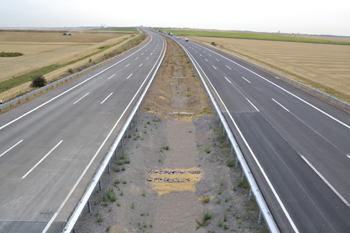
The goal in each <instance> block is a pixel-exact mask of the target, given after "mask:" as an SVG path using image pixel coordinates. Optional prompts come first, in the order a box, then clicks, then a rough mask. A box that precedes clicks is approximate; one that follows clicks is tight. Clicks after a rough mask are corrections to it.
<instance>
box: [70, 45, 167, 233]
mask: <svg viewBox="0 0 350 233" xmlns="http://www.w3.org/2000/svg"><path fill="white" fill-rule="evenodd" d="M165 52H166V42H165V40H164V48H163V52H162V53H163V55H162V57H161V58H160V60H159V61H157V62H158V65H157V67H156V69H155V71H154V72H153V75H152V77H151V79H150V80H149V82H148V84H147V86H146V87H145V89H144V91H143V92H142V94H141V96H140V98H139V100H138V101H137V103H136V104H135V106H134V108H133V110H132V111H131V113H130V115H129V117H128V119H127V120H126V122H125V124H124V126H123V128H122V129H121V130H120V132H119V134H118V136H117V139H116V140H115V141H114V143H113V145H112V147H111V149H110V150H109V151H108V153H107V155H106V157H105V159H104V160H103V162H102V164H101V166H100V168H99V169H98V171H97V172H96V174H95V176H94V177H93V179H92V181H91V183H90V184H89V187H88V188H87V189H86V191H85V193H84V195H83V197H82V198H81V199H80V201H79V203H78V205H77V206H76V207H75V210H74V212H73V214H72V215H71V216H70V218H69V220H68V222H67V224H66V226H65V227H64V229H63V232H64V233H70V232H72V231H73V233H75V232H76V231H75V224H76V223H77V221H78V219H79V217H80V215H81V213H82V211H83V209H84V207H85V206H87V209H88V211H89V213H90V212H91V205H90V197H91V194H92V193H93V191H94V190H95V187H96V185H97V184H98V185H99V190H102V183H101V177H102V175H103V173H104V172H105V171H106V169H107V173H108V174H109V173H110V160H111V158H112V157H113V155H114V157H115V159H117V156H118V155H117V149H118V146H120V147H121V148H122V147H123V137H124V135H125V137H126V138H127V137H128V127H129V126H130V130H131V122H132V121H134V119H135V116H137V112H138V111H139V110H140V109H141V104H142V101H143V99H144V97H145V96H146V94H147V92H148V90H149V87H150V86H151V84H152V82H153V80H154V77H155V76H156V75H157V73H158V70H159V67H160V65H161V64H162V62H163V59H164V56H165ZM156 64H157V63H156ZM156 64H155V66H156Z"/></svg>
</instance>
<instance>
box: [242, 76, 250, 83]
mask: <svg viewBox="0 0 350 233" xmlns="http://www.w3.org/2000/svg"><path fill="white" fill-rule="evenodd" d="M242 78H243V79H244V80H245V81H247V82H248V83H250V81H249V80H248V79H246V78H245V77H242Z"/></svg>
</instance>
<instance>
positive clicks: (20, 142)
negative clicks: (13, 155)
mask: <svg viewBox="0 0 350 233" xmlns="http://www.w3.org/2000/svg"><path fill="white" fill-rule="evenodd" d="M21 142H23V139H22V140H21V141H19V142H17V143H16V144H15V145H13V146H12V147H11V148H9V149H7V151H5V152H4V153H2V154H1V155H0V157H1V156H3V155H4V154H6V153H7V152H9V151H10V150H12V148H14V147H15V146H17V145H18V144H20V143H21Z"/></svg>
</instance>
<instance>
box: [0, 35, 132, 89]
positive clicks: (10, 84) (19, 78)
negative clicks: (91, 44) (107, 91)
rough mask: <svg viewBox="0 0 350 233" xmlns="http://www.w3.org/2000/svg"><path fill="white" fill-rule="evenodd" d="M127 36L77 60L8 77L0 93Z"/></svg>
mask: <svg viewBox="0 0 350 233" xmlns="http://www.w3.org/2000/svg"><path fill="white" fill-rule="evenodd" d="M133 36H134V35H132V36H131V37H133ZM129 38H130V37H129ZM129 38H125V39H123V40H121V41H119V42H118V43H115V44H111V45H106V46H103V47H100V48H99V49H100V51H97V52H94V53H91V54H89V55H87V56H85V57H82V58H79V59H77V60H74V61H71V62H68V63H66V64H62V65H49V66H44V67H42V68H39V69H37V70H33V71H31V72H28V73H25V74H23V75H20V76H17V77H13V78H11V79H8V80H6V81H4V82H1V83H0V93H2V92H4V91H7V90H9V89H11V88H13V87H16V86H19V85H21V84H23V83H26V82H30V81H32V77H36V76H40V75H45V74H48V73H50V72H52V71H54V70H57V69H60V68H62V67H65V66H68V65H72V64H74V63H77V62H79V61H82V60H84V59H86V58H89V57H91V56H94V55H96V54H98V53H101V52H103V51H105V50H107V49H109V48H111V47H113V46H116V45H117V44H120V43H122V42H123V41H125V40H127V39H129Z"/></svg>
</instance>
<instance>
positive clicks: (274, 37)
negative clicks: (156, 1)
mask: <svg viewBox="0 0 350 233" xmlns="http://www.w3.org/2000/svg"><path fill="white" fill-rule="evenodd" d="M155 29H156V30H162V31H166V32H171V33H173V34H175V35H179V36H207V37H226V38H240V39H255V40H274V41H290V42H306V43H321V44H342V45H350V42H343V41H328V40H320V39H309V38H301V37H297V35H296V37H289V36H280V35H274V34H258V33H237V32H216V31H190V30H188V31H187V30H172V29H167V28H155Z"/></svg>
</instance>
